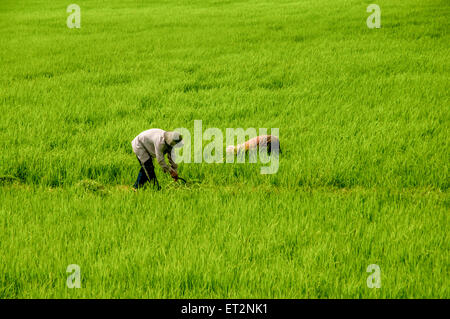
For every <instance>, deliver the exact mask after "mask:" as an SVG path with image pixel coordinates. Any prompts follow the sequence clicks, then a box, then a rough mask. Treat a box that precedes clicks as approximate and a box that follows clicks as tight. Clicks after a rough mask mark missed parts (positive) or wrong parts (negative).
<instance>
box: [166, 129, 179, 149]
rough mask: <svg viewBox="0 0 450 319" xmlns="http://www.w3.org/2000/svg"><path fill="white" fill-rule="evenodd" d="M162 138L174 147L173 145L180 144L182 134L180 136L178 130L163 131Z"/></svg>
mask: <svg viewBox="0 0 450 319" xmlns="http://www.w3.org/2000/svg"><path fill="white" fill-rule="evenodd" d="M164 140H165V141H166V144H167V145H170V146H171V147H174V146H175V145H176V146H177V147H180V146H182V143H181V142H182V140H183V136H181V134H180V133H178V132H175V131H173V132H164Z"/></svg>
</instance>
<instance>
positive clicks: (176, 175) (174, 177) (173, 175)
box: [170, 171, 178, 182]
mask: <svg viewBox="0 0 450 319" xmlns="http://www.w3.org/2000/svg"><path fill="white" fill-rule="evenodd" d="M170 176H172V178H173V180H174V181H175V182H176V181H177V180H178V173H177V172H175V171H171V172H170Z"/></svg>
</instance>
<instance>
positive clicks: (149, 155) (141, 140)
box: [131, 128, 183, 189]
mask: <svg viewBox="0 0 450 319" xmlns="http://www.w3.org/2000/svg"><path fill="white" fill-rule="evenodd" d="M182 139H183V137H182V136H181V134H180V133H178V132H167V131H164V130H161V129H157V128H154V129H150V130H147V131H144V132H142V133H141V134H139V135H138V136H136V137H135V138H134V140H133V141H132V142H131V146H132V147H133V152H134V153H135V154H136V156H137V158H138V161H139V164H140V165H141V169H140V171H139V175H138V178H137V180H136V183H135V184H134V188H135V189H137V188H140V187H142V186H143V185H144V184H145V183H146V182H151V181H153V185H155V183H156V185H157V187H158V189H160V187H159V183H158V180H157V179H156V175H155V168H154V166H153V158H156V160H157V161H158V163H159V165H160V166H161V168H162V170H163V171H164V173H170V175H171V176H172V178H173V179H174V180H175V181H176V180H178V172H177V168H178V165H177V164H176V163H175V161H174V160H175V159H174V158H173V154H172V148H173V147H174V146H175V145H177V144H178V143H180V142H181V141H182ZM179 146H181V145H179ZM165 154H167V159H168V160H169V163H170V167H169V166H168V165H167V163H166V161H165V159H164V155H165Z"/></svg>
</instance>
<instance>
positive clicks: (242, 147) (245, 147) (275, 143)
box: [226, 135, 281, 154]
mask: <svg viewBox="0 0 450 319" xmlns="http://www.w3.org/2000/svg"><path fill="white" fill-rule="evenodd" d="M258 147H260V148H261V147H264V148H267V152H268V153H269V154H270V153H271V152H272V150H274V151H275V152H277V153H278V152H279V153H281V149H280V140H279V139H278V137H276V136H273V135H260V136H256V137H254V138H251V139H249V140H248V141H246V142H245V143H243V144H239V145H237V146H236V147H235V146H233V145H230V146H228V147H227V149H226V152H227V153H234V154H237V153H241V152H248V151H250V150H256V149H257V148H258Z"/></svg>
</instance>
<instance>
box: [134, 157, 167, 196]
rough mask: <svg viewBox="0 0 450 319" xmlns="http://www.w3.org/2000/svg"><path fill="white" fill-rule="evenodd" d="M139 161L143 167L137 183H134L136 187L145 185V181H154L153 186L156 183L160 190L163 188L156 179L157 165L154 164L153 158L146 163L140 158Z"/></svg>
mask: <svg viewBox="0 0 450 319" xmlns="http://www.w3.org/2000/svg"><path fill="white" fill-rule="evenodd" d="M138 162H139V165H140V166H141V169H140V170H139V174H138V177H137V180H136V183H134V188H141V187H142V186H144V185H145V183H147V182H153V186H155V185H156V187H157V189H158V190H159V189H161V187H159V183H158V180H157V179H156V174H155V167H154V166H153V160H152V158H150V159H149V160H148V161H147V162H145V163H141V161H140V160H139V159H138Z"/></svg>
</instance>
